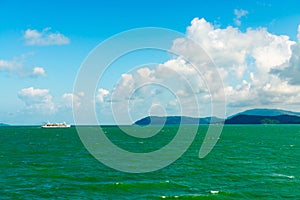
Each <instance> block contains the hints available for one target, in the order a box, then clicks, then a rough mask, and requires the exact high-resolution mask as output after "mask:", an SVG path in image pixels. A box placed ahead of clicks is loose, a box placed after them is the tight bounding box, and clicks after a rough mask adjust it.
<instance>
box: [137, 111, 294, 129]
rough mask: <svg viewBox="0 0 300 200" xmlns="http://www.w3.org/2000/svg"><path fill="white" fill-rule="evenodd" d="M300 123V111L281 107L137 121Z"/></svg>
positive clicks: (141, 124)
mask: <svg viewBox="0 0 300 200" xmlns="http://www.w3.org/2000/svg"><path fill="white" fill-rule="evenodd" d="M223 122H224V123H225V124H300V113H299V112H293V111H287V110H280V109H261V108H259V109H258V108H257V109H251V110H246V111H243V112H240V113H237V114H235V115H232V116H230V117H228V118H227V119H225V120H224V119H220V118H217V117H204V118H193V117H185V116H167V117H158V116H148V117H145V118H142V119H140V120H138V121H136V122H135V123H134V124H135V125H140V126H145V125H149V124H151V125H161V124H166V125H176V124H210V123H212V124H217V123H223Z"/></svg>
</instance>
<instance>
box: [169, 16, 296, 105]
mask: <svg viewBox="0 0 300 200" xmlns="http://www.w3.org/2000/svg"><path fill="white" fill-rule="evenodd" d="M298 34H299V32H298ZM187 36H188V37H190V38H192V39H193V40H194V41H196V42H197V43H198V44H199V45H201V46H202V47H203V48H204V49H205V50H206V52H207V53H208V54H209V55H210V57H211V58H212V60H213V61H214V62H215V64H216V65H217V67H218V69H219V71H220V72H221V73H220V74H221V76H222V78H223V80H224V85H225V93H226V97H227V101H228V105H229V106H236V107H247V106H248V107H253V106H256V107H270V106H271V107H272V106H275V107H277V106H279V105H280V106H284V105H285V104H293V103H294V104H295V103H297V101H296V99H297V96H298V95H297V93H296V92H297V91H299V89H300V88H299V87H297V86H293V85H291V83H295V82H296V81H297V80H299V78H298V77H299V75H300V74H299V73H298V74H297V73H295V71H297V70H295V69H299V53H300V50H299V49H300V48H299V46H298V45H297V44H296V43H295V42H294V41H292V40H290V38H289V37H288V36H285V35H275V34H271V33H269V32H268V31H267V29H265V28H258V29H251V28H248V29H247V30H246V31H245V32H242V31H240V30H239V29H238V28H233V27H230V26H228V27H226V28H224V29H220V28H217V27H214V26H213V25H212V24H211V23H209V22H207V21H206V20H205V19H198V18H195V19H194V20H193V21H192V23H191V26H190V27H188V28H187ZM181 43H182V42H181ZM183 45H185V46H184V48H182V47H181V46H183ZM187 46H188V45H187V44H186V43H182V45H180V46H177V47H176V46H175V48H178V49H180V48H182V49H184V51H188V52H189V54H192V53H193V49H188V48H187ZM173 48H174V47H173ZM287 66H288V67H287ZM297 67H298V68H297ZM274 71H276V72H278V71H279V72H280V74H281V76H285V77H287V74H293V75H294V76H293V77H294V79H293V78H292V77H291V76H289V79H285V80H282V79H280V77H279V76H278V74H276V73H274ZM289 71H293V73H291V72H289ZM292 81H294V82H292ZM291 91H294V92H291ZM279 102H281V104H279ZM282 102H285V104H282Z"/></svg>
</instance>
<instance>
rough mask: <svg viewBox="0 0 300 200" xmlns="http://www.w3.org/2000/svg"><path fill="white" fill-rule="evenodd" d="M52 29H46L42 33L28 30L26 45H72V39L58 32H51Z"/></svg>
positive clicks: (25, 34)
mask: <svg viewBox="0 0 300 200" xmlns="http://www.w3.org/2000/svg"><path fill="white" fill-rule="evenodd" d="M50 30H51V28H45V29H43V30H42V31H38V30H35V29H27V30H26V31H25V33H24V36H23V37H24V40H25V44H26V45H30V46H33V45H37V46H47V45H65V44H69V43H70V39H69V38H68V37H66V36H65V35H63V34H61V33H59V32H56V33H52V32H50Z"/></svg>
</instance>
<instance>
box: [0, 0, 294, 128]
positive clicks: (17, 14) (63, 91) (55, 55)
mask: <svg viewBox="0 0 300 200" xmlns="http://www.w3.org/2000/svg"><path fill="white" fill-rule="evenodd" d="M0 9H1V12H0V17H1V18H2V19H5V20H3V22H1V29H0V30H1V31H0V45H1V47H2V48H1V49H0V80H1V86H0V89H1V91H2V93H3V97H2V98H1V99H0V104H1V108H0V123H8V124H41V123H43V122H45V121H54V122H59V121H66V122H68V123H73V114H72V101H73V104H74V107H76V108H77V107H78V108H79V107H80V106H82V105H83V104H86V103H90V102H93V103H95V104H96V112H97V115H98V117H99V118H101V122H102V123H103V124H114V123H115V121H114V114H113V113H112V111H111V107H112V106H114V107H115V109H117V111H116V112H117V115H120V116H122V114H123V112H129V113H130V117H131V121H128V120H124V121H122V123H130V124H131V123H132V122H134V121H136V120H138V119H140V118H142V117H144V116H147V115H149V114H152V115H185V116H195V115H196V116H197V112H195V111H194V106H195V105H193V104H192V103H191V101H190V96H191V95H198V97H199V98H200V99H201V102H198V103H199V107H200V113H201V116H210V113H211V112H210V108H209V106H207V105H208V104H209V102H210V97H211V95H214V97H215V98H216V99H217V100H218V98H220V99H221V98H222V94H221V93H220V91H219V90H220V88H217V87H212V89H211V90H210V91H208V89H207V87H205V85H213V84H214V81H215V79H214V76H212V75H211V74H210V73H209V72H210V71H209V70H208V71H205V72H203V74H202V75H203V77H204V79H205V80H203V77H200V76H197V75H195V74H197V72H196V71H195V69H194V68H193V66H191V64H190V63H189V62H187V61H186V60H184V59H183V58H182V57H180V56H179V57H176V56H174V55H170V53H168V52H161V51H155V50H147V51H141V52H140V51H136V52H133V53H132V54H128V55H127V57H125V56H124V57H121V58H120V59H118V60H116V61H115V62H114V63H112V65H111V67H110V68H109V70H107V71H106V72H105V74H104V76H103V78H102V79H101V80H100V81H99V84H98V86H97V91H96V92H95V99H88V100H86V99H85V97H86V96H85V95H86V94H85V93H84V92H79V93H73V84H74V82H75V80H76V76H77V73H78V71H79V69H80V66H81V64H82V63H83V62H84V60H85V59H86V58H87V56H88V55H89V53H90V52H91V51H92V50H93V49H94V48H95V47H96V46H97V45H98V44H99V43H101V42H103V41H105V40H106V39H108V38H109V37H112V36H114V35H115V34H118V33H120V32H123V31H127V30H130V29H134V28H143V27H162V28H167V29H171V30H175V31H178V32H181V33H183V34H184V35H185V36H186V37H187V38H191V39H192V40H193V41H195V42H197V44H199V45H200V46H201V47H202V48H203V49H204V50H205V51H206V52H207V54H208V56H209V57H210V58H211V59H212V61H213V62H214V64H215V66H216V67H217V70H218V72H219V75H220V76H221V78H222V80H223V85H224V92H225V98H226V115H227V116H229V115H232V114H235V113H237V112H241V111H244V110H247V109H251V108H276V109H284V110H291V111H297V112H300V106H299V105H300V104H299V103H300V102H299V100H300V78H299V77H300V59H299V55H300V26H299V25H300V11H299V3H298V1H290V2H289V3H287V2H283V1H256V2H254V3H250V2H243V1H235V2H233V1H232V2H226V3H225V2H222V3H220V2H219V1H210V2H204V1H175V2H174V1H163V2H159V1H152V2H151V3H150V2H139V1H137V2H118V1H111V2H101V1H100V2H94V1H85V2H84V4H82V3H79V2H72V4H70V3H68V2H66V1H63V2H61V1H43V2H36V1H25V2H19V1H14V0H12V1H7V0H4V1H1V2H0ZM12 13H13V14H12ZM126 42H128V43H129V42H132V41H124V44H125V43H126ZM115 48H118V46H116V47H115ZM170 50H177V51H179V52H182V53H183V54H185V55H189V56H191V57H193V56H195V55H197V54H195V52H194V51H193V50H194V49H193V47H191V46H190V45H189V44H188V42H186V41H182V40H180V38H175V40H174V41H173V44H172V45H171V46H170ZM201 59H202V58H199V59H198V61H199V63H200V62H201ZM182 77H184V78H185V79H188V80H189V81H190V83H191V85H190V87H191V88H193V90H189V88H188V87H186V84H185V82H184V80H183V79H182ZM147 81H155V82H156V83H159V84H161V85H172V88H171V89H172V92H171V93H170V92H168V91H167V90H166V89H165V88H163V87H159V86H147V87H145V88H137V89H136V90H135V91H134V93H133V94H132V95H131V96H128V94H127V93H125V92H124V91H131V90H133V88H135V86H137V85H141V84H143V83H145V82H147ZM175 96H179V97H180V98H181V99H182V102H181V105H178V101H177V100H176V98H174V97H175ZM128 102H129V104H130V106H131V107H130V108H129V109H128V108H127V107H124V105H127V104H128ZM181 107H184V108H185V111H184V113H182V112H181ZM220 114H222V113H220Z"/></svg>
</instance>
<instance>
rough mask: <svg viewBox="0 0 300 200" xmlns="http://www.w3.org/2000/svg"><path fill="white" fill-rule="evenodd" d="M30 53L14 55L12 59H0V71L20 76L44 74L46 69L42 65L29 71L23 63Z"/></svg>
mask: <svg viewBox="0 0 300 200" xmlns="http://www.w3.org/2000/svg"><path fill="white" fill-rule="evenodd" d="M28 55H30V54H24V55H21V56H20V57H15V58H13V59H12V60H1V59H0V72H8V73H9V74H10V75H17V76H20V77H32V78H36V77H39V76H46V71H45V69H44V68H42V67H34V68H33V69H32V70H31V71H30V70H29V69H27V68H26V67H25V66H24V65H26V64H24V63H26V58H27V56H28Z"/></svg>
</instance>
